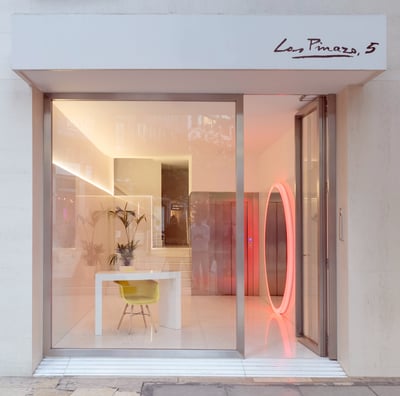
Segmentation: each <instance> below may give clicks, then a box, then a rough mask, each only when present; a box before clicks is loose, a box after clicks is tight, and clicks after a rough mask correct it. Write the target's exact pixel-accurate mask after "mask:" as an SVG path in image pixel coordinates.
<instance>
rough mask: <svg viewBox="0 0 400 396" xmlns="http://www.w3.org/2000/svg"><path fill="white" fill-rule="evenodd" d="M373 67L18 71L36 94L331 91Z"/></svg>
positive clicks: (361, 79) (363, 77)
mask: <svg viewBox="0 0 400 396" xmlns="http://www.w3.org/2000/svg"><path fill="white" fill-rule="evenodd" d="M378 73H379V72H377V71H374V70H21V71H19V72H18V74H19V75H20V76H21V77H23V78H25V79H26V80H27V81H29V82H30V83H31V84H32V85H34V86H36V87H37V88H38V89H39V90H41V91H42V92H47V93H50V92H63V93H64V92H66V93H71V92H73V93H76V92H85V93H90V92H97V93H99V92H101V93H104V92H107V93H124V92H138V93H149V92H151V93H238V94H257V95H269V94H288V95H292V94H294V95H301V94H318V95H324V94H333V93H338V92H339V91H341V90H342V89H343V88H345V87H346V86H348V85H357V84H364V83H365V82H366V81H368V80H370V79H371V78H373V77H374V76H376V75H377V74H378Z"/></svg>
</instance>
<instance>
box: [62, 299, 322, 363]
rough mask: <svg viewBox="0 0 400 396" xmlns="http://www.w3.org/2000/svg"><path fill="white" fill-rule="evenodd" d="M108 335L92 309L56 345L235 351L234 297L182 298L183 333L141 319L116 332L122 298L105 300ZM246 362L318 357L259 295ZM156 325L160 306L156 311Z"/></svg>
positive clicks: (249, 309)
mask: <svg viewBox="0 0 400 396" xmlns="http://www.w3.org/2000/svg"><path fill="white" fill-rule="evenodd" d="M103 301H104V320H103V335H102V336H95V335H94V311H93V309H91V310H90V311H89V312H88V313H87V314H86V315H85V316H83V318H82V319H81V320H80V321H79V322H78V323H77V324H76V325H75V326H74V327H73V328H72V329H71V330H70V331H69V332H68V333H67V334H65V335H64V336H63V337H62V338H61V339H60V340H59V341H58V342H57V343H56V344H55V345H54V347H55V348H144V349H205V350H210V349H211V350H214V349H227V350H229V349H235V345H236V344H235V297H233V296H183V304H182V305H183V306H182V329H180V330H173V329H168V328H165V327H158V331H157V333H155V332H154V331H152V330H151V329H150V328H148V329H146V328H145V327H144V324H143V320H142V318H141V317H140V316H136V317H134V318H133V332H132V333H131V334H129V328H130V323H129V318H125V319H124V321H123V323H122V326H121V329H120V330H119V331H118V330H117V329H116V327H117V324H118V321H119V317H120V315H121V312H122V309H123V302H122V300H121V299H120V297H119V296H113V295H109V296H105V298H104V300H103ZM245 304H246V325H245V340H246V342H245V349H246V358H278V359H279V358H307V359H308V358H310V359H313V358H317V356H316V355H315V354H314V353H312V352H311V351H310V350H309V349H307V348H306V347H304V346H303V345H302V344H300V343H298V342H297V340H296V337H295V332H294V326H293V324H292V323H291V322H290V321H289V320H288V319H287V318H285V317H281V316H279V315H276V314H274V313H273V311H272V310H271V308H270V306H269V305H268V304H267V302H266V301H265V300H264V299H263V298H260V297H247V298H246V303H245ZM151 309H152V312H153V316H154V318H155V321H156V323H157V317H158V311H157V306H152V307H151Z"/></svg>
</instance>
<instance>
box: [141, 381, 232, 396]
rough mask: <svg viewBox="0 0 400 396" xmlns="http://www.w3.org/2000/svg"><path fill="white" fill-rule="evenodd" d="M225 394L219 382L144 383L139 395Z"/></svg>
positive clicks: (201, 395) (199, 395)
mask: <svg viewBox="0 0 400 396" xmlns="http://www.w3.org/2000/svg"><path fill="white" fill-rule="evenodd" d="M189 395H190V396H226V392H225V388H224V385H221V384H200V383H199V384H179V385H178V384H144V385H143V388H142V392H141V396H189Z"/></svg>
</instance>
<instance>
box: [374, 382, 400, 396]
mask: <svg viewBox="0 0 400 396" xmlns="http://www.w3.org/2000/svg"><path fill="white" fill-rule="evenodd" d="M370 388H371V389H372V390H373V391H374V392H375V393H376V394H377V395H378V396H400V385H397V386H396V385H374V386H370Z"/></svg>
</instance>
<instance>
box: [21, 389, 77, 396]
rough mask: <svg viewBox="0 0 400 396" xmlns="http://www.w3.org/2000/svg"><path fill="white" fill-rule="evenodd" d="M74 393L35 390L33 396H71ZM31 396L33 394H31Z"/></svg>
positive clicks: (55, 390)
mask: <svg viewBox="0 0 400 396" xmlns="http://www.w3.org/2000/svg"><path fill="white" fill-rule="evenodd" d="M71 393H72V392H69V391H64V390H57V389H35V390H34V391H33V396H70V395H71ZM29 395H31V393H29Z"/></svg>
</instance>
